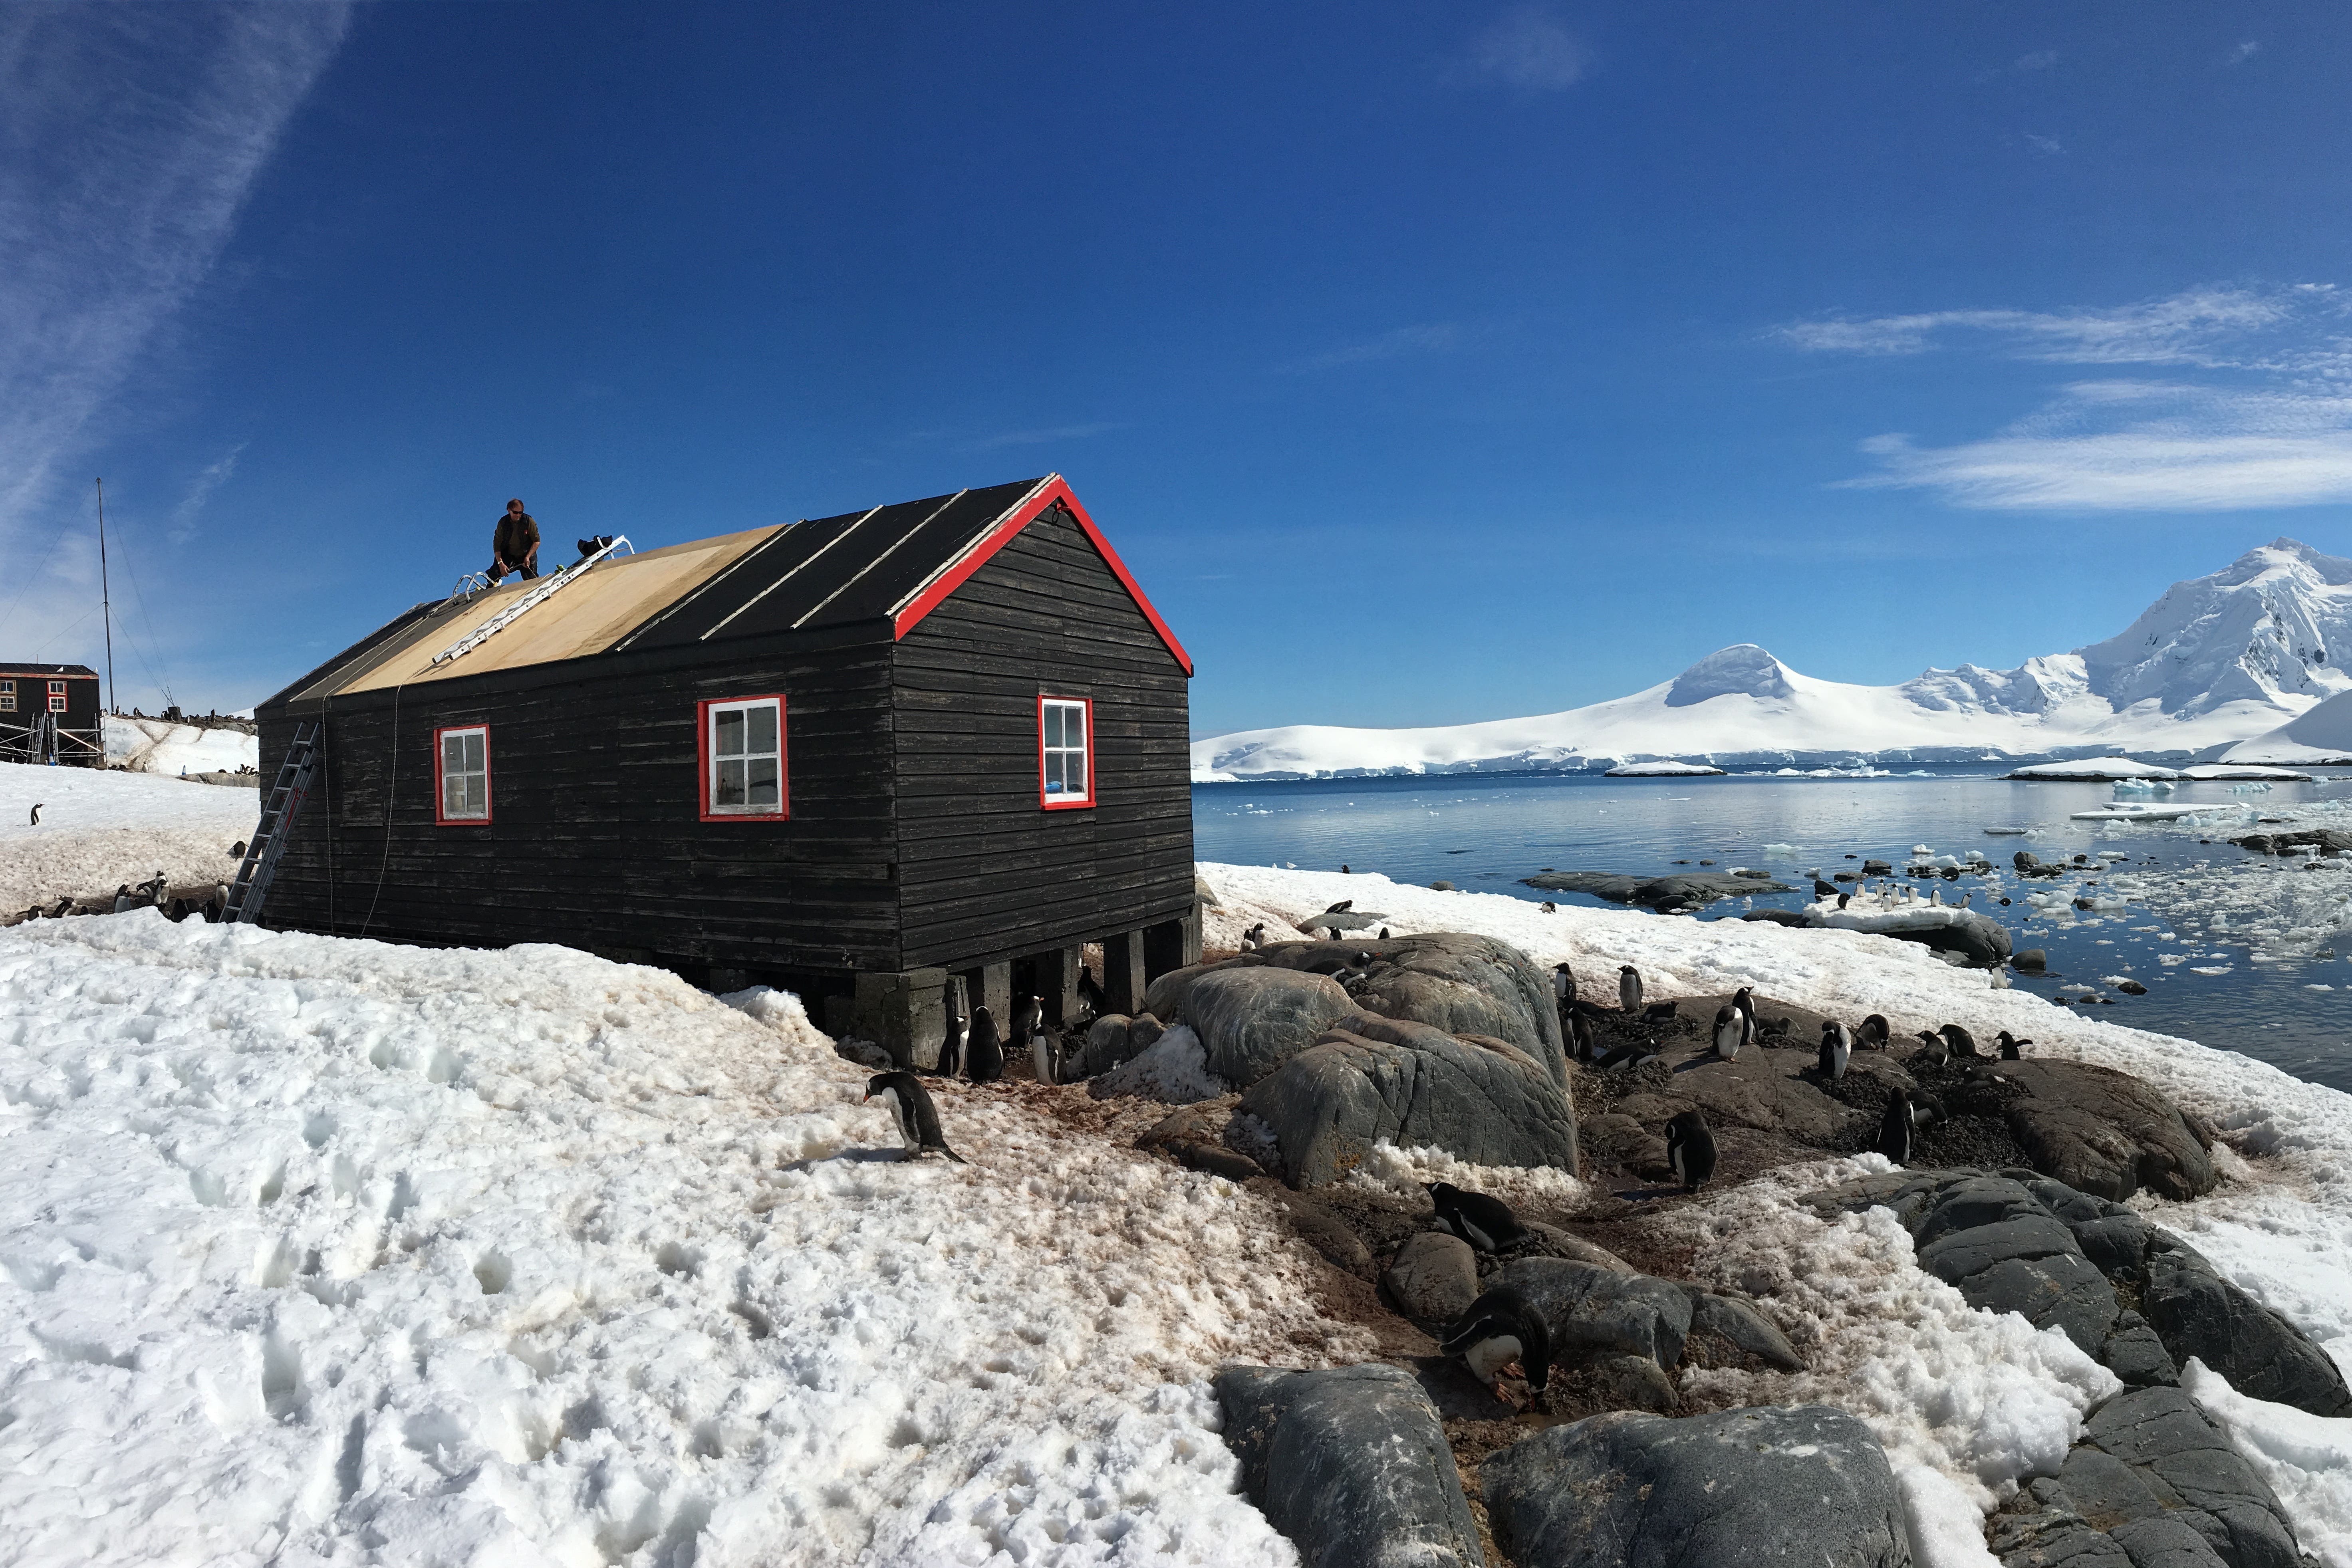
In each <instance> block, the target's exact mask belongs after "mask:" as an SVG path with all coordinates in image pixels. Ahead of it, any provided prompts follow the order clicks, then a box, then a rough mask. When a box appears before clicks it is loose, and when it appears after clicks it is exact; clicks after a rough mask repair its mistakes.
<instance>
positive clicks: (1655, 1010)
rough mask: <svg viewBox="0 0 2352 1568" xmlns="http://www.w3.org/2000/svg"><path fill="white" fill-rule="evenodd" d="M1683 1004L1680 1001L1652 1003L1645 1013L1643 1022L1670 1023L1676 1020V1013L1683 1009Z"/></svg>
mask: <svg viewBox="0 0 2352 1568" xmlns="http://www.w3.org/2000/svg"><path fill="white" fill-rule="evenodd" d="M1681 1011H1682V1004H1681V1003H1679V1002H1653V1003H1651V1004H1650V1005H1649V1007H1648V1009H1647V1010H1646V1011H1644V1012H1643V1015H1642V1022H1643V1023H1644V1024H1670V1023H1672V1022H1674V1018H1675V1014H1677V1013H1679V1012H1681Z"/></svg>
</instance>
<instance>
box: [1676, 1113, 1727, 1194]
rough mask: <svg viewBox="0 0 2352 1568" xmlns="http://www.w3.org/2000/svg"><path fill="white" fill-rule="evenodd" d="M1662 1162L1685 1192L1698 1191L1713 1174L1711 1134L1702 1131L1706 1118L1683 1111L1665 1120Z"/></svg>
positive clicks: (1713, 1162)
mask: <svg viewBox="0 0 2352 1568" xmlns="http://www.w3.org/2000/svg"><path fill="white" fill-rule="evenodd" d="M1666 1163H1667V1165H1668V1166H1669V1167H1671V1168H1672V1169H1673V1171H1674V1173H1675V1177H1676V1178H1677V1179H1679V1180H1680V1181H1681V1183H1682V1184H1683V1191H1685V1192H1686V1193H1695V1192H1696V1191H1698V1190H1699V1188H1701V1187H1703V1186H1705V1185H1706V1184H1707V1183H1708V1181H1710V1180H1711V1179H1712V1178H1713V1177H1714V1175H1715V1134H1714V1133H1712V1132H1710V1131H1707V1130H1706V1117H1704V1116H1701V1115H1700V1114H1699V1113H1698V1112H1697V1111H1696V1110H1685V1111H1684V1112H1682V1113H1681V1114H1680V1115H1677V1116H1673V1117H1669V1118H1668V1119H1667V1121H1666Z"/></svg>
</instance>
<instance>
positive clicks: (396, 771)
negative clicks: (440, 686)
mask: <svg viewBox="0 0 2352 1568" xmlns="http://www.w3.org/2000/svg"><path fill="white" fill-rule="evenodd" d="M405 689H407V688H406V686H405V684H403V685H401V686H395V687H394V688H393V689H392V744H391V746H390V747H389V748H388V749H387V750H386V751H385V752H384V762H383V770H384V783H383V859H381V860H379V861H377V862H376V865H375V891H374V892H373V893H370V894H369V895H368V907H367V918H366V919H365V920H362V921H360V935H362V936H365V935H367V933H368V927H369V926H371V925H373V923H374V922H375V901H376V900H378V899H380V898H382V897H383V874H384V870H385V868H388V867H389V866H391V864H392V806H393V803H394V801H396V800H398V799H399V798H400V694H401V693H402V692H403V691H404V690H405ZM428 760H429V759H428Z"/></svg>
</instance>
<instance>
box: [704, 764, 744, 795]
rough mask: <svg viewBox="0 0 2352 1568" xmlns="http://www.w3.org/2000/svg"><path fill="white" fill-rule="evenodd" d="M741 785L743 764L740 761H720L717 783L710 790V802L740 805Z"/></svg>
mask: <svg viewBox="0 0 2352 1568" xmlns="http://www.w3.org/2000/svg"><path fill="white" fill-rule="evenodd" d="M743 787H744V780H743V764H742V763H740V762H732V763H719V779H718V784H717V785H716V786H715V787H714V788H713V789H712V791H711V795H710V804H711V805H742V804H743Z"/></svg>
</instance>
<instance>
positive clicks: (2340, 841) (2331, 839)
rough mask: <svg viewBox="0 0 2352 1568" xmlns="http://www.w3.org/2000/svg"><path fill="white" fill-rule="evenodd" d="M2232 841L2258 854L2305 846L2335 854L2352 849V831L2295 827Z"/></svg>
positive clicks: (2284, 852)
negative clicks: (2282, 831)
mask: <svg viewBox="0 0 2352 1568" xmlns="http://www.w3.org/2000/svg"><path fill="white" fill-rule="evenodd" d="M2230 842H2231V843H2232V844H2234V845H2236V846H2237V847H2239V848H2241V849H2251V850H2252V851H2253V852H2254V853H2255V854H2257V855H2292V854H2294V852H2295V851H2296V850H2298V849H2303V848H2313V849H2318V850H2320V851H2322V852H2324V853H2328V854H2335V853H2340V852H2342V851H2345V850H2352V833H2347V832H2345V831H2344V830H2343V829H2341V828H2337V827H2294V828H2289V829H2288V830H2287V831H2286V832H2284V833H2249V834H2247V835H2246V836H2245V837H2243V838H2232V839H2231V840H2230Z"/></svg>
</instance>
